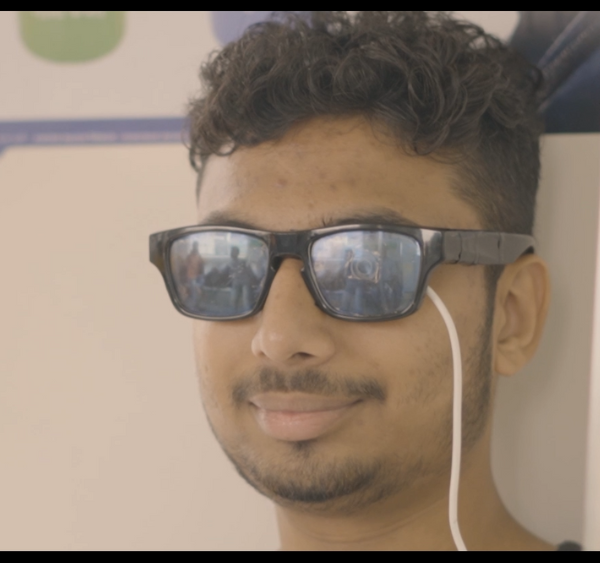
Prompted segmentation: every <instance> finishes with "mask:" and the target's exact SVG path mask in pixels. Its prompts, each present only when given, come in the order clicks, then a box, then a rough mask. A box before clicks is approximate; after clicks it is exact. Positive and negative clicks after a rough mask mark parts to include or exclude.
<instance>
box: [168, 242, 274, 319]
mask: <svg viewBox="0 0 600 563" xmlns="http://www.w3.org/2000/svg"><path fill="white" fill-rule="evenodd" d="M267 266H268V249H267V245H266V244H265V243H264V242H263V241H262V240H260V239H258V238H256V237H253V236H250V235H246V234H242V233H234V232H226V231H205V232H202V233H194V234H190V235H185V236H183V237H181V238H179V239H177V240H175V241H174V242H173V244H172V246H171V271H172V274H173V280H174V282H175V289H176V292H177V296H178V298H179V301H180V303H181V304H182V305H183V308H184V309H185V310H186V311H187V312H189V313H191V314H193V315H198V316H203V317H213V318H227V317H237V316H241V315H244V314H246V313H248V312H250V311H251V310H252V309H253V308H254V306H255V305H256V302H257V300H258V298H259V296H260V293H261V291H262V288H263V286H264V283H265V279H266V274H267Z"/></svg>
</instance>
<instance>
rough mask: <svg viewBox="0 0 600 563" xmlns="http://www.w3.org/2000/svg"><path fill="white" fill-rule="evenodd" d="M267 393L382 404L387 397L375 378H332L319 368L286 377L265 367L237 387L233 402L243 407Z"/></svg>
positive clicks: (286, 375)
mask: <svg viewBox="0 0 600 563" xmlns="http://www.w3.org/2000/svg"><path fill="white" fill-rule="evenodd" d="M268 392H282V393H291V392H297V393H313V394H315V395H324V396H329V397H348V398H352V399H354V398H356V399H374V400H376V401H378V402H381V403H383V402H384V401H385V400H386V397H387V390H386V388H385V386H383V385H382V384H381V383H380V382H379V381H377V380H376V379H374V378H372V377H360V378H343V379H341V378H338V377H334V378H332V377H330V376H328V375H326V374H325V373H324V372H322V371H320V370H317V369H307V370H302V371H298V372H296V373H292V374H284V373H282V372H280V371H277V370H275V369H269V368H263V369H261V370H259V371H257V372H256V373H254V374H252V375H250V376H248V377H246V378H245V379H243V380H242V381H238V382H237V383H236V384H235V385H234V387H233V391H232V396H233V402H234V404H236V405H241V404H243V403H246V402H248V401H249V400H250V398H251V397H252V396H253V395H256V394H258V393H268Z"/></svg>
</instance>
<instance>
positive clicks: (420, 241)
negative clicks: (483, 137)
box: [150, 224, 535, 322]
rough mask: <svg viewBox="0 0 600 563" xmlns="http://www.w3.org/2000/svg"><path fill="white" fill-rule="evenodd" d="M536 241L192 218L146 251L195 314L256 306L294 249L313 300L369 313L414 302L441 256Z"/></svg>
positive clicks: (506, 256) (504, 254)
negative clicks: (263, 227) (271, 227)
mask: <svg viewBox="0 0 600 563" xmlns="http://www.w3.org/2000/svg"><path fill="white" fill-rule="evenodd" d="M534 243H535V240H534V238H533V237H531V236H529V235H520V234H511V233H499V232H488V231H467V230H462V231H461V230H447V229H426V228H419V227H405V226H389V225H388V226H386V225H369V224H358V225H346V226H340V227H328V228H323V229H315V230H310V231H297V232H283V233H273V232H268V231H258V230H251V229H241V228H232V227H219V226H214V227H212V226H202V227H199V226H193V227H183V228H179V229H173V230H169V231H164V232H160V233H155V234H153V235H151V236H150V261H151V262H152V263H153V264H154V265H155V266H156V267H157V268H158V269H159V270H160V272H161V274H162V276H163V278H164V280H165V284H166V286H167V290H168V292H169V296H170V297H171V300H172V302H173V305H175V308H176V309H177V310H178V311H179V312H181V313H183V314H184V315H187V316H188V317H192V318H195V319H203V320H209V321H230V320H238V319H244V318H246V317H251V316H252V315H255V314H256V313H258V312H259V311H260V310H261V308H262V307H263V305H264V303H265V301H266V299H267V295H268V293H269V288H270V287H271V283H272V282H273V279H274V277H275V274H276V273H277V270H278V268H279V265H280V264H281V262H282V260H283V259H284V258H296V259H300V260H301V261H302V263H303V268H302V270H301V272H302V277H303V278H304V281H305V283H306V286H307V287H308V290H309V291H310V293H311V295H312V297H313V299H314V300H315V304H316V305H317V307H319V309H321V310H322V311H324V312H325V313H327V314H328V315H331V316H332V317H335V318H337V319H344V320H348V321H370V322H373V321H385V320H391V319H399V318H402V317H406V316H408V315H410V314H412V313H414V312H415V311H417V310H418V309H419V307H420V305H421V302H422V300H423V296H424V294H425V288H426V287H427V280H428V278H429V276H430V274H431V272H432V270H433V269H434V268H435V267H436V266H438V265H439V264H442V263H450V264H452V263H460V264H486V265H502V264H510V263H511V262H514V261H515V260H517V259H518V258H519V257H520V256H521V255H522V254H524V253H526V252H533V249H534Z"/></svg>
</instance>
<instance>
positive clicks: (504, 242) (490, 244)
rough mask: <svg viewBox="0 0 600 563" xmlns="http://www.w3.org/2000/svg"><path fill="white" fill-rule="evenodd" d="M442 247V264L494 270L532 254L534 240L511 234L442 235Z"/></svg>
mask: <svg viewBox="0 0 600 563" xmlns="http://www.w3.org/2000/svg"><path fill="white" fill-rule="evenodd" d="M442 247H443V258H444V262H448V263H460V264H482V265H488V266H494V265H502V264H511V263H512V262H514V261H515V260H517V259H518V258H519V257H520V256H522V255H523V254H525V253H526V252H533V250H534V248H535V239H534V238H533V237H532V236H529V235H520V234H514V233H493V232H488V231H454V232H445V233H444V238H443V243H442Z"/></svg>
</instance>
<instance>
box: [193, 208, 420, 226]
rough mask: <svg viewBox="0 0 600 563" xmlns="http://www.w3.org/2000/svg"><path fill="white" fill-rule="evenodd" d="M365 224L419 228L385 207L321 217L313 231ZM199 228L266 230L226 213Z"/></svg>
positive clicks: (214, 215) (210, 217)
mask: <svg viewBox="0 0 600 563" xmlns="http://www.w3.org/2000/svg"><path fill="white" fill-rule="evenodd" d="M361 223H367V224H370V225H404V226H409V227H419V226H421V225H419V224H418V223H415V222H414V221H412V220H411V219H408V218H407V217H405V216H404V215H402V214H401V213H398V212H397V211H394V210H393V209H388V208H387V207H379V208H376V209H372V210H369V211H359V212H357V213H352V214H350V215H343V216H340V217H335V216H333V217H323V219H322V220H321V224H320V225H318V226H315V227H314V228H315V229H318V228H323V227H337V226H342V225H354V224H361ZM199 225H200V226H207V227H216V226H219V227H237V228H240V229H252V230H257V231H263V230H268V229H264V228H262V227H261V226H260V225H258V224H257V223H255V222H254V221H250V220H247V219H244V218H243V217H239V216H236V215H233V214H230V213H227V212H223V211H214V212H213V213H210V214H209V215H207V216H206V217H205V218H204V219H203V220H202V221H200V222H199ZM292 230H293V229H292Z"/></svg>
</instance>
